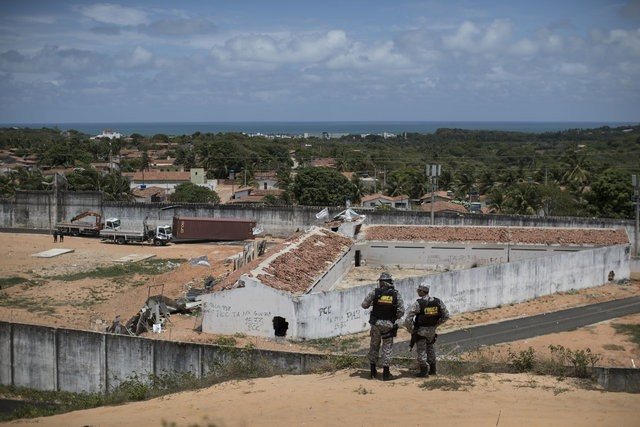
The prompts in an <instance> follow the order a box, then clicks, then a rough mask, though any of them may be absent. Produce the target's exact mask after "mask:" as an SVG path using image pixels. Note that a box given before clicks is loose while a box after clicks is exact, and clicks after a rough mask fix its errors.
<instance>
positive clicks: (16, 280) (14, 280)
mask: <svg viewBox="0 0 640 427" xmlns="http://www.w3.org/2000/svg"><path fill="white" fill-rule="evenodd" d="M25 282H29V279H25V278H24V277H16V276H14V277H3V278H0V289H6V288H10V287H11V286H15V285H19V284H20V283H25Z"/></svg>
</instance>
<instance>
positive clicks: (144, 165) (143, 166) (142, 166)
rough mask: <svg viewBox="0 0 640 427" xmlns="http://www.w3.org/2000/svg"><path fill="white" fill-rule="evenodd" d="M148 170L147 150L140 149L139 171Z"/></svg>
mask: <svg viewBox="0 0 640 427" xmlns="http://www.w3.org/2000/svg"><path fill="white" fill-rule="evenodd" d="M148 170H149V153H147V150H143V151H142V158H141V159H140V171H148Z"/></svg>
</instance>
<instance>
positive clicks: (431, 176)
mask: <svg viewBox="0 0 640 427" xmlns="http://www.w3.org/2000/svg"><path fill="white" fill-rule="evenodd" d="M426 171H427V180H428V181H429V182H428V184H427V188H429V187H431V225H434V224H435V218H434V213H433V205H434V204H435V192H436V188H438V177H439V176H440V172H441V171H442V165H430V164H428V163H427V167H426Z"/></svg>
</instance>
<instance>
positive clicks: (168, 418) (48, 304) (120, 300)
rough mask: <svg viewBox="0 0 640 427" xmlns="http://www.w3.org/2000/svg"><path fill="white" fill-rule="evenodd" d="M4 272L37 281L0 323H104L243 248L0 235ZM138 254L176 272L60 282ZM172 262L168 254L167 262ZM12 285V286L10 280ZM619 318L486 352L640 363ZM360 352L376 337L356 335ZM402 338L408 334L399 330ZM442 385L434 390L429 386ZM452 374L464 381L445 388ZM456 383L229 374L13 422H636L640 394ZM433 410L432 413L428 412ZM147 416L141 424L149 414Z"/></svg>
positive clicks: (505, 313)
mask: <svg viewBox="0 0 640 427" xmlns="http://www.w3.org/2000/svg"><path fill="white" fill-rule="evenodd" d="M0 246H1V247H2V248H3V256H2V257H0V278H3V279H7V278H12V277H22V278H25V279H28V280H29V282H26V283H23V284H18V285H14V286H10V287H6V286H4V288H3V289H0V320H5V321H12V322H20V323H33V324H42V325H49V326H56V327H69V328H79V329H85V330H96V331H100V330H104V328H105V327H106V326H107V325H109V324H111V322H112V321H113V320H114V319H115V317H116V316H117V315H120V316H121V318H122V319H123V320H127V319H129V318H130V317H131V316H133V315H135V314H136V313H137V312H138V311H139V310H140V308H141V307H142V306H143V305H144V303H145V301H146V299H147V298H148V296H149V295H154V294H156V293H160V292H162V293H163V294H164V295H166V296H168V297H171V298H179V297H180V296H183V295H184V294H185V293H186V291H187V289H188V288H189V287H196V288H200V287H202V286H203V284H204V280H205V278H206V277H207V276H209V275H211V276H213V277H215V278H222V277H225V276H226V275H227V274H230V273H231V270H232V265H233V263H232V262H230V257H232V256H234V255H236V254H238V253H239V252H240V251H241V250H242V245H222V244H181V245H178V244H175V245H169V246H166V247H154V246H146V245H124V246H118V245H113V244H107V243H102V242H100V241H99V240H97V239H88V238H71V237H67V238H66V239H65V241H64V242H62V243H60V242H57V243H54V242H53V239H52V238H51V236H47V235H35V234H13V233H0ZM62 248H65V249H71V250H73V252H69V253H66V254H64V255H60V256H57V257H53V258H39V257H35V256H33V255H34V254H36V253H39V252H42V251H47V250H50V249H62ZM131 254H138V255H143V256H153V257H155V258H157V259H163V260H165V261H166V262H171V263H175V267H176V268H174V269H173V270H171V271H170V272H168V273H165V274H162V275H157V276H132V277H127V278H126V279H117V280H112V279H99V280H96V279H82V280H61V279H60V277H59V276H60V275H62V274H69V273H74V272H79V271H90V270H94V269H95V268H97V267H99V266H109V265H113V264H114V261H115V260H117V259H119V258H121V257H124V256H128V255H131ZM203 255H206V256H207V257H208V259H209V261H210V263H211V268H207V267H199V266H192V265H190V264H189V263H188V262H185V261H186V260H188V259H191V258H195V257H199V256H203ZM170 260H171V261H170ZM3 283H4V282H3ZM633 295H640V282H638V281H637V280H634V281H632V282H631V283H627V284H608V285H604V286H600V287H596V288H591V289H586V290H581V291H575V292H574V291H572V292H565V293H561V294H556V295H552V296H547V297H543V298H538V299H536V300H532V301H529V302H525V303H522V304H514V305H508V306H503V307H500V308H496V309H491V310H483V311H478V312H473V313H462V314H458V315H455V316H453V318H452V319H451V321H450V322H448V323H447V324H446V325H444V326H443V327H442V328H441V332H446V331H450V330H454V329H459V328H465V327H468V326H471V325H477V324H484V323H489V322H495V321H499V320H503V319H508V318H515V317H519V316H528V315H532V314H538V313H543V312H548V311H555V310H559V309H563V308H568V307H574V306H578V305H584V304H591V303H595V302H601V301H608V300H611V299H618V298H624V297H628V296H633ZM616 324H633V325H638V324H640V314H636V315H632V316H627V317H624V318H618V319H612V320H609V321H605V322H601V323H599V324H596V325H590V326H588V327H585V328H580V329H578V330H575V331H570V332H563V333H558V334H552V335H547V336H542V337H536V338H532V339H528V340H523V341H519V342H513V343H508V344H502V345H499V346H494V347H491V348H489V349H486V351H490V352H492V353H493V354H503V355H506V353H507V352H508V351H513V352H518V351H521V350H526V349H528V348H529V347H531V348H533V349H534V350H535V351H536V354H538V353H540V354H542V353H545V352H548V351H549V350H548V347H549V345H562V346H564V347H565V348H569V349H572V350H580V349H586V348H589V349H590V350H591V351H592V352H594V353H596V354H598V355H600V356H601V357H600V360H599V361H598V363H597V364H598V365H600V366H611V367H628V368H632V367H635V366H637V365H638V363H639V362H640V346H638V345H637V344H635V343H633V342H631V340H630V338H629V336H627V335H625V334H621V333H618V332H617V331H616V329H615V328H614V325H616ZM167 326H168V327H167V328H166V329H165V330H164V331H163V332H162V333H159V334H152V333H148V334H145V336H148V337H149V338H156V339H172V340H180V341H191V342H205V343H207V342H208V343H213V342H215V340H216V339H217V338H218V337H217V336H215V335H210V334H202V333H200V332H198V330H197V326H198V318H197V317H194V316H189V315H173V316H172V317H171V322H170V324H168V325H167ZM357 337H359V338H360V341H361V345H362V347H363V348H365V347H366V345H367V340H368V335H367V334H366V333H362V334H358V335H357ZM236 339H237V342H238V345H240V346H243V345H246V344H249V343H250V344H252V345H255V346H256V347H258V348H266V349H273V350H282V351H305V352H314V351H319V350H317V349H314V348H312V347H309V346H308V345H305V343H300V342H290V341H288V340H283V339H273V340H271V339H262V338H252V337H246V338H236ZM399 339H408V334H406V331H400V333H399ZM434 381H440V382H443V383H444V384H445V386H442V384H440V387H435V389H433V390H430V389H429V383H433V382H434ZM447 381H453V383H455V384H457V385H455V386H452V387H451V388H453V389H455V388H458V389H457V390H450V391H448V390H446V383H447ZM463 382H464V384H462V386H461V385H460V383H459V380H452V379H450V378H448V377H446V376H437V377H435V378H433V377H432V378H429V379H427V380H417V379H414V378H411V376H410V372H408V371H407V372H404V373H402V375H401V376H400V378H398V379H396V380H394V381H391V382H382V381H372V380H368V379H367V378H366V372H363V371H358V370H354V371H339V372H336V373H333V374H318V375H304V376H283V377H282V376H278V377H273V378H264V379H256V380H251V381H232V382H227V383H223V384H219V385H216V386H214V387H210V388H208V389H204V390H198V391H194V392H186V393H179V394H175V395H170V396H165V397H163V398H159V399H154V400H151V401H147V402H140V403H132V404H128V405H123V406H118V407H105V408H98V409H94V410H89V411H77V412H74V413H71V414H64V415H60V416H56V417H49V418H46V419H37V420H21V421H17V422H14V423H13V424H33V423H37V424H38V425H43V426H44V425H46V426H49V425H50V426H58V425H59V426H63V425H64V426H67V425H78V426H84V425H86V426H111V425H118V426H126V425H132V426H133V425H140V423H143V424H145V425H162V423H163V422H169V423H172V422H173V423H176V425H177V426H182V425H185V426H186V425H203V426H205V425H216V426H249V425H251V426H255V425H311V424H314V425H339V424H345V423H348V424H349V425H400V424H408V425H427V424H432V423H433V422H436V421H440V422H442V423H444V424H445V425H474V426H475V425H500V426H508V425H514V426H515V425H563V426H567V425H585V424H589V425H603V426H604V425H621V426H624V425H638V423H637V418H638V415H640V411H639V410H638V407H640V396H638V395H631V394H626V393H604V392H602V391H600V390H598V389H597V387H596V390H585V389H584V388H581V387H579V386H577V385H576V384H575V383H574V381H573V380H568V379H565V380H563V381H562V380H559V379H556V378H551V377H538V376H530V375H524V374H520V375H507V374H477V375H474V376H472V377H470V378H467V379H465V380H464V381H463ZM427 417H429V418H427ZM142 420H144V422H143V421H142Z"/></svg>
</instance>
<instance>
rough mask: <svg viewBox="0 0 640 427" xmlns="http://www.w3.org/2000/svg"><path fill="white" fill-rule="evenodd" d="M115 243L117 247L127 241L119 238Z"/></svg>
mask: <svg viewBox="0 0 640 427" xmlns="http://www.w3.org/2000/svg"><path fill="white" fill-rule="evenodd" d="M116 243H117V244H119V245H124V244H125V243H127V241H126V240H125V239H124V237H122V236H120V237H117V238H116Z"/></svg>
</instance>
